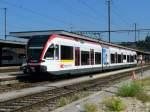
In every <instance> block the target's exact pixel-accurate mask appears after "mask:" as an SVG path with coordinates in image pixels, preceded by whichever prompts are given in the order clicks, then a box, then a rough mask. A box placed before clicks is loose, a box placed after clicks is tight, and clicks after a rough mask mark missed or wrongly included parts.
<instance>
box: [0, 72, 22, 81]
mask: <svg viewBox="0 0 150 112" xmlns="http://www.w3.org/2000/svg"><path fill="white" fill-rule="evenodd" d="M18 76H23V73H22V72H21V71H19V72H5V73H0V81H8V80H14V79H16V78H17V77H18Z"/></svg>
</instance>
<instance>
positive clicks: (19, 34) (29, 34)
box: [10, 30, 150, 55]
mask: <svg viewBox="0 0 150 112" xmlns="http://www.w3.org/2000/svg"><path fill="white" fill-rule="evenodd" d="M52 34H58V35H62V36H69V37H73V38H79V39H84V40H88V41H93V42H97V43H100V44H103V45H109V46H113V47H118V48H122V49H128V50H132V51H136V52H139V53H143V54H148V55H150V52H144V51H141V50H137V49H132V48H128V47H124V46H120V45H116V44H113V43H108V42H105V41H101V40H96V39H92V38H90V37H87V36H83V35H79V34H75V33H72V32H68V31H64V30H43V31H25V32H10V35H11V36H15V37H19V38H24V39H30V38H31V37H32V38H34V37H37V36H48V35H52Z"/></svg>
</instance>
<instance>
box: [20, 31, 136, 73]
mask: <svg viewBox="0 0 150 112" xmlns="http://www.w3.org/2000/svg"><path fill="white" fill-rule="evenodd" d="M136 64H137V53H136V52H135V51H134V50H132V49H129V48H127V47H122V46H119V45H115V44H111V43H107V42H104V41H100V40H96V39H92V38H89V37H86V36H83V35H78V34H74V33H70V32H65V31H57V32H56V31H55V32H42V33H41V32H40V33H35V34H34V36H31V38H30V39H29V40H28V43H27V47H26V63H24V64H23V65H22V67H21V70H23V72H24V73H31V74H32V73H48V74H50V75H63V74H69V75H74V74H84V73H94V72H101V71H106V70H113V69H121V68H125V67H133V66H135V65H136Z"/></svg>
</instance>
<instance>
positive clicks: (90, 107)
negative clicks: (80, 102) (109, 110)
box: [84, 103, 98, 112]
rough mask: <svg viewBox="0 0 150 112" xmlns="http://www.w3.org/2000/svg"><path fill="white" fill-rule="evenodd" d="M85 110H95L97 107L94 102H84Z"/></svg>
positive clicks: (92, 111)
mask: <svg viewBox="0 0 150 112" xmlns="http://www.w3.org/2000/svg"><path fill="white" fill-rule="evenodd" d="M84 109H85V112H97V111H98V108H97V106H96V105H95V104H92V103H91V104H89V103H88V104H85V105H84Z"/></svg>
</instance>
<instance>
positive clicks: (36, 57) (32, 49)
mask: <svg viewBox="0 0 150 112" xmlns="http://www.w3.org/2000/svg"><path fill="white" fill-rule="evenodd" d="M48 38H49V36H37V37H34V38H31V39H29V41H28V44H27V49H26V51H27V53H26V63H24V64H23V65H22V66H21V70H22V71H23V72H24V73H30V74H32V73H41V72H42V73H44V72H47V67H46V66H44V65H42V63H43V61H44V60H42V59H41V56H42V53H43V50H44V46H45V44H46V43H47V40H48Z"/></svg>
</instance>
